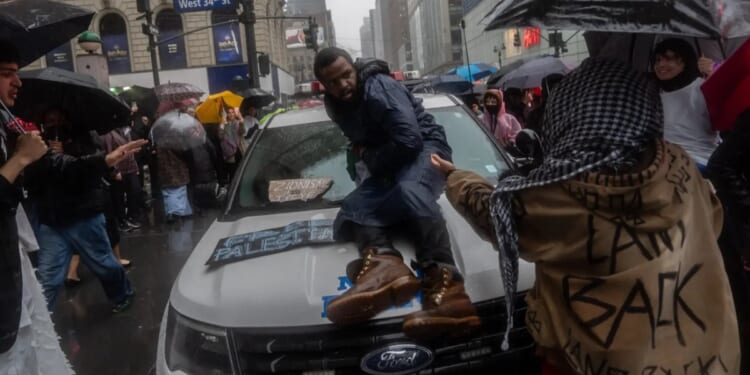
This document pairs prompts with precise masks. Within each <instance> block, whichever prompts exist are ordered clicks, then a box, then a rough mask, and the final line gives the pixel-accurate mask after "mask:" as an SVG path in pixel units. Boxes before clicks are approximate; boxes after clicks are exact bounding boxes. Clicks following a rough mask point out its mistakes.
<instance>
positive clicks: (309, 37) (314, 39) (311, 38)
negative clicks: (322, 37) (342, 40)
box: [304, 23, 318, 51]
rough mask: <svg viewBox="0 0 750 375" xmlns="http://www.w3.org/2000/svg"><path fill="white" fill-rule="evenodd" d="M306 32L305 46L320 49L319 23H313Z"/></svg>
mask: <svg viewBox="0 0 750 375" xmlns="http://www.w3.org/2000/svg"><path fill="white" fill-rule="evenodd" d="M304 32H305V46H306V47H307V48H309V49H312V50H315V51H317V50H318V25H316V24H314V23H311V24H310V26H308V28H307V29H305V30H304Z"/></svg>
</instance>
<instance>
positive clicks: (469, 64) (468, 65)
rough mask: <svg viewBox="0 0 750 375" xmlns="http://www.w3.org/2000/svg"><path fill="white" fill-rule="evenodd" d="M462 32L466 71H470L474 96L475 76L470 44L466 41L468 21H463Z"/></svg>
mask: <svg viewBox="0 0 750 375" xmlns="http://www.w3.org/2000/svg"><path fill="white" fill-rule="evenodd" d="M461 30H463V34H464V50H465V51H466V69H467V70H468V71H469V82H471V93H472V94H474V76H473V75H472V74H471V60H469V43H468V42H467V41H466V21H464V20H463V19H462V20H461Z"/></svg>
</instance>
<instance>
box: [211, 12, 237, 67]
mask: <svg viewBox="0 0 750 375" xmlns="http://www.w3.org/2000/svg"><path fill="white" fill-rule="evenodd" d="M238 19H239V17H237V11H236V10H234V9H229V8H227V9H223V8H220V9H216V10H214V11H213V12H212V13H211V24H212V25H216V24H220V23H223V22H227V21H236V20H238ZM213 33H214V55H215V56H216V64H236V63H241V62H242V43H241V41H240V25H239V23H237V22H233V23H227V24H222V25H218V26H214V27H213Z"/></svg>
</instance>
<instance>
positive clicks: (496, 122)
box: [482, 90, 521, 147]
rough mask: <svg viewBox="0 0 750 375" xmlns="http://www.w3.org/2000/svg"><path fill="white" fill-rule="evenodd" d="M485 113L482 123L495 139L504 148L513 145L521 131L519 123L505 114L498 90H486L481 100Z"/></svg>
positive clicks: (501, 95)
mask: <svg viewBox="0 0 750 375" xmlns="http://www.w3.org/2000/svg"><path fill="white" fill-rule="evenodd" d="M482 101H483V102H484V109H485V113H484V114H483V115H482V122H483V123H484V126H485V127H487V130H489V131H490V132H491V133H492V135H493V136H494V137H495V139H496V140H497V141H498V142H499V143H500V144H501V145H502V146H504V147H507V146H510V145H512V144H514V143H515V140H516V135H518V132H520V131H521V123H519V122H518V119H516V117H515V116H513V115H511V114H510V113H507V112H506V110H505V102H503V92H502V91H500V90H487V92H486V93H485V94H484V98H483V99H482Z"/></svg>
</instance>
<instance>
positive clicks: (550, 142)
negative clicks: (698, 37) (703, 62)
mask: <svg viewBox="0 0 750 375" xmlns="http://www.w3.org/2000/svg"><path fill="white" fill-rule="evenodd" d="M662 133H663V114H662V107H661V100H660V98H659V90H658V87H657V86H656V84H655V82H653V81H652V80H650V79H648V78H647V77H646V76H645V75H643V74H641V73H639V72H637V71H635V70H633V69H631V68H630V67H628V66H626V65H624V64H622V63H620V62H616V61H611V60H604V59H593V58H591V59H588V60H586V61H584V62H583V64H581V66H580V67H579V68H577V69H576V70H574V71H573V72H571V73H570V74H568V75H567V76H566V77H565V79H563V80H562V82H560V85H559V86H558V87H557V88H556V89H555V91H554V92H553V94H552V96H551V97H550V101H549V103H548V104H547V106H546V109H545V113H544V121H543V124H542V143H543V148H544V150H545V155H544V160H543V163H542V165H541V166H539V167H538V168H536V169H534V170H533V171H531V172H530V173H529V175H528V176H526V177H523V176H518V175H514V176H509V177H506V178H503V179H502V180H500V181H499V183H498V185H497V188H496V189H495V191H494V192H493V194H492V196H491V198H490V212H491V216H492V223H493V225H494V227H495V235H496V239H497V243H498V246H499V261H500V271H501V275H502V280H503V287H504V289H505V302H506V310H507V314H508V317H507V326H506V331H505V335H504V338H503V344H502V349H503V350H508V348H509V342H508V336H509V334H510V331H511V329H512V328H513V312H514V310H515V306H514V296H515V291H516V286H517V284H518V259H519V250H518V232H517V227H516V223H515V220H514V218H513V211H512V200H513V193H514V192H518V191H520V190H524V189H529V188H534V187H540V186H545V185H550V184H554V183H556V182H560V181H565V180H568V179H571V178H573V177H575V176H577V175H579V174H581V173H584V172H588V171H592V170H597V169H600V168H605V167H606V168H611V169H614V170H617V169H619V168H624V167H628V166H630V165H632V163H633V161H634V160H635V159H637V156H638V155H639V153H640V151H642V150H643V149H644V148H645V147H646V146H647V145H648V144H649V143H650V142H651V141H653V140H655V139H657V138H659V137H661V135H662Z"/></svg>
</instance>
